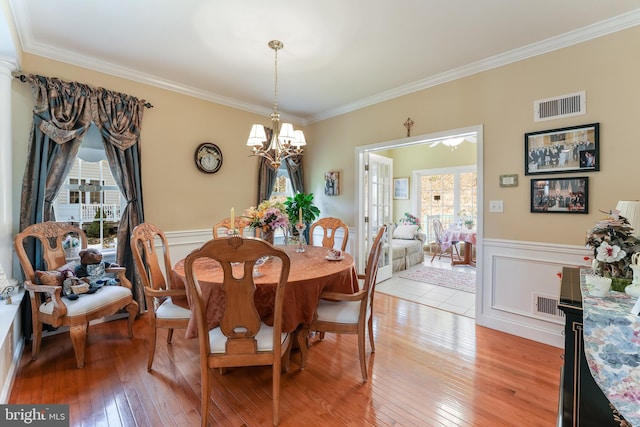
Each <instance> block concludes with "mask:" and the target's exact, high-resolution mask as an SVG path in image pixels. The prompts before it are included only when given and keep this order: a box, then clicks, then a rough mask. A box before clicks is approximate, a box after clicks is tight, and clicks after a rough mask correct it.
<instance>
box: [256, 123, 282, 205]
mask: <svg viewBox="0 0 640 427" xmlns="http://www.w3.org/2000/svg"><path fill="white" fill-rule="evenodd" d="M264 131H265V133H266V135H267V141H271V135H272V133H273V130H272V129H270V128H265V129H264ZM277 177H278V171H277V170H273V168H272V167H271V163H270V162H269V161H268V160H267V159H266V158H265V157H260V163H259V164H258V194H257V200H256V206H258V205H259V204H260V203H261V202H262V201H263V200H268V199H269V197H271V193H272V192H273V186H274V184H275V183H276V178H277Z"/></svg>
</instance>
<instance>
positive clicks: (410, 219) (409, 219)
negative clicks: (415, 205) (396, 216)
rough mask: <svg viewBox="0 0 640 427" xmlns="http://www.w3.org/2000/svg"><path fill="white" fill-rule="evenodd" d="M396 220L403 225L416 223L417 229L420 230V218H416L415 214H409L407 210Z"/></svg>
mask: <svg viewBox="0 0 640 427" xmlns="http://www.w3.org/2000/svg"><path fill="white" fill-rule="evenodd" d="M398 222H399V223H400V224H405V225H417V226H418V231H420V229H421V228H422V227H421V225H420V218H418V217H417V216H413V215H411V214H410V213H409V212H405V213H404V216H403V217H402V218H400V220H399V221H398Z"/></svg>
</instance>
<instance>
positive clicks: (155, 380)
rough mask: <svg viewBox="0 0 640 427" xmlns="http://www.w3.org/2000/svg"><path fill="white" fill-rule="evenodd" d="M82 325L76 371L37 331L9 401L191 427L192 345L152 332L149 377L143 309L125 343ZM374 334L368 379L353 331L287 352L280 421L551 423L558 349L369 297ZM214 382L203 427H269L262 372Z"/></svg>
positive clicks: (74, 419)
mask: <svg viewBox="0 0 640 427" xmlns="http://www.w3.org/2000/svg"><path fill="white" fill-rule="evenodd" d="M89 331H90V336H89V338H88V343H87V354H86V365H85V367H84V368H83V369H76V366H75V358H74V355H73V349H72V347H71V341H70V339H69V335H68V334H61V335H57V336H52V337H48V338H45V339H44V340H43V344H42V350H41V353H40V356H39V358H38V359H37V360H36V361H31V360H30V354H31V349H30V345H27V346H26V347H25V351H24V354H23V357H22V360H21V362H20V368H19V371H18V375H17V378H16V381H15V383H14V386H13V389H12V392H11V395H10V400H9V402H8V403H21V404H28V403H34V404H36V403H37V404H52V403H66V404H69V405H70V421H71V425H72V426H180V427H183V426H194V425H199V423H200V413H199V411H200V385H199V384H200V372H199V362H198V351H197V341H196V340H186V339H184V338H183V336H182V334H181V333H180V332H176V333H175V334H174V338H173V344H172V345H169V346H168V345H167V344H166V339H165V337H166V335H165V332H164V331H160V332H159V333H158V346H157V350H156V357H155V361H154V370H153V372H151V373H149V372H147V369H146V363H147V350H146V338H145V337H146V331H147V321H146V316H142V317H141V318H140V319H138V320H137V321H136V323H135V326H134V333H135V338H134V339H133V340H130V339H128V338H127V334H126V320H125V319H122V320H116V321H112V322H109V323H104V324H99V325H94V326H91V327H90V329H89ZM374 331H375V338H376V352H375V353H374V354H373V356H371V357H370V358H369V359H368V366H369V369H370V378H369V381H368V382H366V383H363V382H362V377H361V373H360V367H359V362H358V351H357V344H356V338H355V336H345V335H333V334H327V336H326V338H325V339H324V340H323V341H317V340H316V339H315V338H314V339H312V344H311V348H310V350H309V358H308V366H307V368H306V369H304V370H300V367H299V358H298V356H299V355H298V354H293V355H292V361H291V368H290V370H289V372H288V373H286V374H284V375H283V378H282V391H281V406H280V414H281V423H280V425H281V426H301V425H304V426H492V427H493V426H523V425H526V426H545V427H546V426H552V425H555V423H556V417H557V407H558V387H559V379H560V366H561V365H562V360H561V354H562V350H561V349H558V348H555V347H550V346H547V345H544V344H540V343H536V342H533V341H529V340H526V339H523V338H519V337H515V336H513V335H508V334H504V333H501V332H498V331H495V330H492V329H487V328H483V327H478V326H476V325H475V324H474V320H473V319H470V318H468V317H463V316H459V315H455V314H452V313H449V312H446V311H442V310H438V309H434V308H431V307H427V306H424V305H421V304H415V303H411V302H408V301H405V300H402V299H398V298H395V297H392V296H388V295H384V294H376V304H375V320H374ZM369 354H370V353H368V355H369ZM211 377H212V387H213V388H212V394H211V399H212V403H211V405H210V411H211V415H210V420H211V425H216V426H247V427H249V426H268V425H270V423H271V368H270V367H250V368H236V369H230V370H229V371H228V372H227V373H226V375H220V374H219V372H218V371H216V372H214V373H212V374H211Z"/></svg>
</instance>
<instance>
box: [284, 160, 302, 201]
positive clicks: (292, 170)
mask: <svg viewBox="0 0 640 427" xmlns="http://www.w3.org/2000/svg"><path fill="white" fill-rule="evenodd" d="M285 162H286V165H287V171H288V172H289V178H290V179H291V187H293V193H294V194H295V193H304V175H303V172H304V171H303V168H302V154H300V155H298V156H293V157H289V158H288V159H286V160H285Z"/></svg>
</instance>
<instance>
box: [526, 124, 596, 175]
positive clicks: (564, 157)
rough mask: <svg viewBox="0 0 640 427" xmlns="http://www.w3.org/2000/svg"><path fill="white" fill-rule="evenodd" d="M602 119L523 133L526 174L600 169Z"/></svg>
mask: <svg viewBox="0 0 640 427" xmlns="http://www.w3.org/2000/svg"><path fill="white" fill-rule="evenodd" d="M599 129H600V124H599V123H591V124H588V125H582V126H572V127H566V128H559V129H551V130H545V131H540V132H529V133H525V134H524V157H525V160H524V165H525V167H524V170H525V173H524V174H525V175H536V174H545V173H567V172H578V171H579V172H591V171H599V170H600V141H599V139H600V138H599V133H600V132H599Z"/></svg>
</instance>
